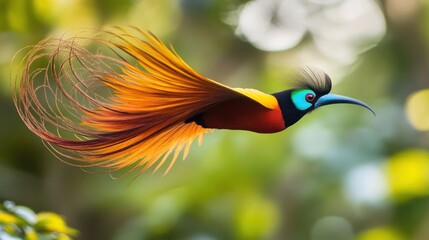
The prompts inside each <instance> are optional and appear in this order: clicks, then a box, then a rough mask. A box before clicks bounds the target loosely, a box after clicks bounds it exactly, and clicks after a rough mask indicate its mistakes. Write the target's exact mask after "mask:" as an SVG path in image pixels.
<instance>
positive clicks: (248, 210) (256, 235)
mask: <svg viewBox="0 0 429 240" xmlns="http://www.w3.org/2000/svg"><path fill="white" fill-rule="evenodd" d="M278 218H279V216H278V209H277V208H276V205H275V204H274V203H272V202H270V201H268V200H266V199H263V198H261V197H260V196H258V195H253V194H251V195H250V196H249V197H247V198H246V199H245V200H244V202H242V203H241V205H240V207H239V208H238V212H237V215H236V221H237V227H238V229H237V231H238V235H239V239H264V238H266V237H268V236H269V235H270V234H271V233H272V232H273V231H274V229H275V227H276V226H277V223H278Z"/></svg>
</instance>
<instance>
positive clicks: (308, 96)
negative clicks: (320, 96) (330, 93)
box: [305, 93, 316, 103]
mask: <svg viewBox="0 0 429 240" xmlns="http://www.w3.org/2000/svg"><path fill="white" fill-rule="evenodd" d="M314 99H316V96H315V95H314V94H313V93H307V94H306V95H305V100H306V101H307V102H310V103H311V102H313V101H314Z"/></svg>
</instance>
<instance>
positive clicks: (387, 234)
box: [356, 227, 404, 240]
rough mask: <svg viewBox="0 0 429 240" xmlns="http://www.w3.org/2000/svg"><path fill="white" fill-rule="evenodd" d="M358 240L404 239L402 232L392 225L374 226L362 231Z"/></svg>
mask: <svg viewBox="0 0 429 240" xmlns="http://www.w3.org/2000/svg"><path fill="white" fill-rule="evenodd" d="M356 239H357V240H404V238H403V237H402V236H401V234H400V233H399V232H398V231H396V230H395V229H393V228H391V227H379V228H372V229H369V230H366V231H363V232H362V233H360V234H359V235H358V236H357V238H356Z"/></svg>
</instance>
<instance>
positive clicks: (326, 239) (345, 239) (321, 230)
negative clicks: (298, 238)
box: [311, 216, 353, 240]
mask: <svg viewBox="0 0 429 240" xmlns="http://www.w3.org/2000/svg"><path fill="white" fill-rule="evenodd" d="M330 239H342V240H351V239H353V229H352V226H351V225H350V223H349V222H348V221H347V220H346V219H344V218H342V217H336V216H328V217H324V218H322V219H320V220H318V221H317V222H316V224H315V225H314V227H313V229H312V231H311V240H330Z"/></svg>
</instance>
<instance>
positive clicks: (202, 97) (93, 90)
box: [15, 28, 277, 172]
mask: <svg viewBox="0 0 429 240" xmlns="http://www.w3.org/2000/svg"><path fill="white" fill-rule="evenodd" d="M132 30H133V31H134V32H137V33H136V34H131V33H129V32H128V31H127V30H124V29H117V31H115V32H113V31H102V32H101V33H99V34H97V35H96V36H95V37H94V36H91V37H72V38H65V37H51V38H48V39H46V40H44V41H42V42H40V43H39V44H38V45H36V46H35V47H34V48H33V49H32V50H31V51H30V52H29V53H28V54H27V56H26V58H25V60H24V61H23V63H22V64H23V65H22V69H21V71H22V74H21V76H20V77H18V78H20V79H21V81H20V90H19V91H18V93H19V94H17V95H18V96H16V97H15V104H16V106H17V109H18V112H19V114H20V116H21V118H22V119H23V120H24V122H25V124H26V125H27V127H28V128H29V129H30V130H32V131H33V132H34V133H36V134H37V135H38V136H40V137H41V138H42V139H43V140H44V141H45V142H46V143H47V144H48V146H50V147H51V149H52V150H53V152H54V153H56V154H57V155H60V158H62V159H64V158H67V159H71V160H74V161H71V164H75V165H78V166H85V167H92V166H96V167H103V168H107V169H108V171H114V170H120V169H128V170H130V171H131V170H135V169H139V170H137V171H139V172H141V171H144V170H146V169H147V168H149V167H151V166H153V165H156V167H155V170H157V169H158V168H159V167H160V166H161V165H162V164H163V163H164V162H165V161H166V160H167V159H170V158H169V156H170V155H171V154H172V155H173V157H172V158H171V164H170V165H169V167H168V168H167V170H166V171H168V170H169V169H170V167H171V166H172V163H174V161H175V160H176V159H177V157H178V155H179V153H180V152H181V150H183V149H184V154H183V158H185V157H186V155H187V153H188V150H189V147H190V145H191V143H192V141H193V140H194V139H195V138H199V139H200V141H199V142H201V140H202V136H203V134H204V133H206V132H208V131H210V130H209V129H205V128H203V127H201V126H199V125H197V124H196V123H194V122H189V123H186V120H187V119H189V118H191V117H193V116H195V115H197V114H198V113H201V112H203V111H204V110H206V109H208V108H210V107H211V106H213V105H215V104H218V103H220V102H222V101H226V100H228V99H231V98H237V97H243V96H244V97H248V98H250V99H252V100H254V101H256V102H258V103H260V104H261V105H263V106H265V107H267V108H275V107H276V106H277V100H276V99H275V98H274V97H273V96H272V95H268V94H265V93H262V92H260V91H257V90H254V89H242V88H230V87H228V86H225V85H223V84H220V83H218V82H215V81H213V80H210V79H208V78H205V77H203V76H201V75H200V74H198V73H197V72H195V71H194V70H193V69H192V68H191V67H189V66H188V65H187V64H186V63H185V62H184V61H183V60H182V59H181V58H180V57H179V56H178V54H177V53H176V52H175V51H174V50H170V49H169V48H167V47H166V46H165V45H164V44H163V43H162V42H161V41H160V40H159V39H158V38H156V37H155V36H154V35H153V34H151V33H150V32H146V31H141V30H139V29H134V28H133V29H132ZM88 41H89V43H92V44H93V43H94V42H95V43H96V44H95V45H96V46H97V48H96V50H94V51H89V50H88V48H90V47H91V45H87V44H88ZM107 52H110V53H107ZM124 53H125V54H124ZM130 57H132V58H135V59H136V60H137V64H136V65H135V64H132V63H131V62H132V61H131V60H130ZM46 58H47V59H48V60H49V63H48V66H47V67H46V68H37V66H39V65H40V64H39V63H41V62H43V61H46ZM127 172H129V171H127Z"/></svg>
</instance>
